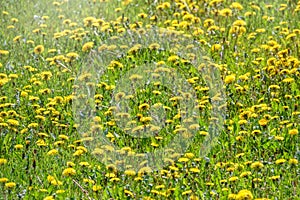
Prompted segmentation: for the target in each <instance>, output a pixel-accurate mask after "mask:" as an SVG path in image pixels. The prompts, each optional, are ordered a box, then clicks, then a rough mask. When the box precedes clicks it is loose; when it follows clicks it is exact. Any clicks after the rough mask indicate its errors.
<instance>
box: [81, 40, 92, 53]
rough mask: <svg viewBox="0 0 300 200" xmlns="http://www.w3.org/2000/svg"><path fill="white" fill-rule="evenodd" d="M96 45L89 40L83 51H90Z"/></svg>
mask: <svg viewBox="0 0 300 200" xmlns="http://www.w3.org/2000/svg"><path fill="white" fill-rule="evenodd" d="M93 47H94V42H87V43H85V44H84V45H83V46H82V51H83V52H87V51H90V50H91V49H92V48H93Z"/></svg>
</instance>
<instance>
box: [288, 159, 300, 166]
mask: <svg viewBox="0 0 300 200" xmlns="http://www.w3.org/2000/svg"><path fill="white" fill-rule="evenodd" d="M298 162H299V161H298V160H297V159H296V158H291V159H290V160H289V164H291V165H297V164H298Z"/></svg>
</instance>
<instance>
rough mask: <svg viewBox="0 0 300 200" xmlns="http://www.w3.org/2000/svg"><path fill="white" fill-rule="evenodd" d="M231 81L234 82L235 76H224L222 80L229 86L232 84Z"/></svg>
mask: <svg viewBox="0 0 300 200" xmlns="http://www.w3.org/2000/svg"><path fill="white" fill-rule="evenodd" d="M233 81H235V74H231V75H228V76H226V77H225V79H224V82H225V83H226V84H230V83H232V82H233Z"/></svg>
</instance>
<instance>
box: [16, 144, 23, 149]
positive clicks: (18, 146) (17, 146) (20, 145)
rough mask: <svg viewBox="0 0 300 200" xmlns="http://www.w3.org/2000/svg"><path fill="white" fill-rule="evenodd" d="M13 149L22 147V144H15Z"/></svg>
mask: <svg viewBox="0 0 300 200" xmlns="http://www.w3.org/2000/svg"><path fill="white" fill-rule="evenodd" d="M15 149H23V145H22V144H17V145H15Z"/></svg>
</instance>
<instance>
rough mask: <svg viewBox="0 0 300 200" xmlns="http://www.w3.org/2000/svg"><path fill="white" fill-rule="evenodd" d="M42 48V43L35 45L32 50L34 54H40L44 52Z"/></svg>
mask: <svg viewBox="0 0 300 200" xmlns="http://www.w3.org/2000/svg"><path fill="white" fill-rule="evenodd" d="M44 50H45V48H44V46H43V45H37V46H36V47H35V48H34V50H33V52H34V53H35V54H41V53H43V52H44Z"/></svg>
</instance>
